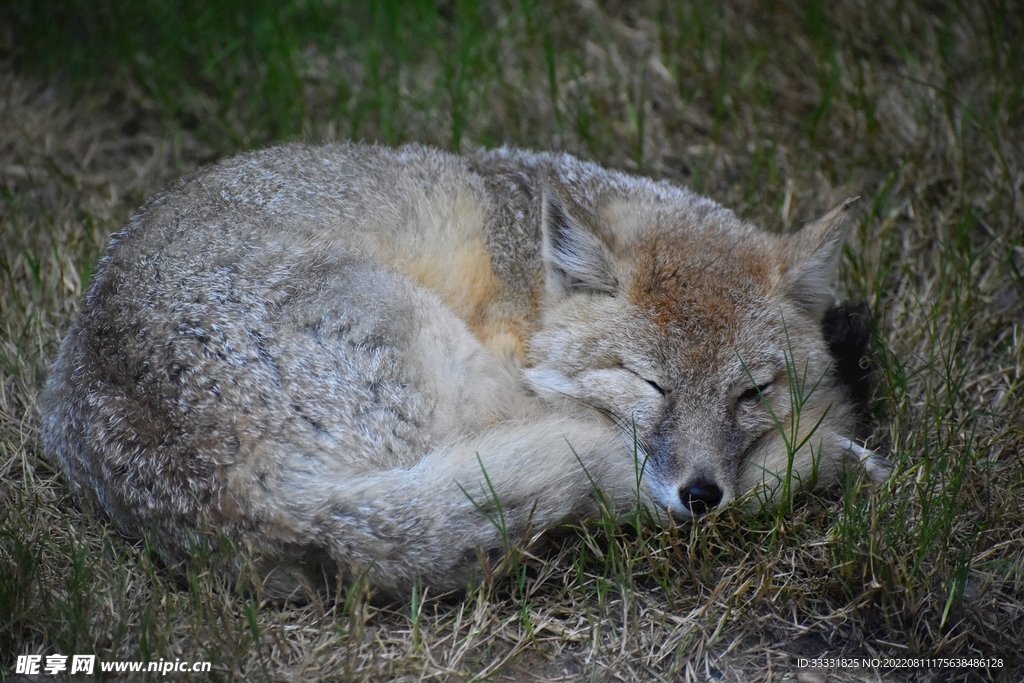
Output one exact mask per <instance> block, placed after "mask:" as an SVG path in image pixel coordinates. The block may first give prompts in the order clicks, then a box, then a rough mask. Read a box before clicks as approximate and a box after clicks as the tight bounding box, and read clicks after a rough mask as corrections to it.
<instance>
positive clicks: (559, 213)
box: [541, 186, 618, 300]
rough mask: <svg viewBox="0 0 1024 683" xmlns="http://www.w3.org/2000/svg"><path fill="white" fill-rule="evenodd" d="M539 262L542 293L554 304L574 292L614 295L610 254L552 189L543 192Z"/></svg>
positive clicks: (577, 213)
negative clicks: (541, 272)
mask: <svg viewBox="0 0 1024 683" xmlns="http://www.w3.org/2000/svg"><path fill="white" fill-rule="evenodd" d="M543 201H544V209H543V214H542V217H541V232H542V238H543V239H542V243H541V258H542V259H543V261H544V276H545V281H546V283H545V285H546V286H545V289H546V290H547V294H548V296H549V297H550V298H551V299H554V300H557V299H560V298H562V297H564V296H567V295H568V294H571V293H573V292H587V293H590V294H614V293H615V292H616V290H617V288H618V281H617V280H616V278H615V267H614V265H613V261H612V256H611V253H610V252H609V250H608V247H607V246H606V245H605V244H604V241H603V240H602V239H601V238H600V237H598V236H597V234H595V231H594V229H593V227H592V226H590V225H589V224H588V223H587V222H586V221H585V220H583V219H581V218H580V217H579V215H580V213H581V211H580V210H579V209H577V210H575V211H572V210H570V209H569V208H567V204H569V202H568V201H567V200H564V199H563V198H562V196H561V193H560V192H559V191H558V190H557V189H556V188H554V187H551V186H548V187H545V188H544V200H543Z"/></svg>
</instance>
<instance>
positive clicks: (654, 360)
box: [42, 144, 887, 594]
mask: <svg viewBox="0 0 1024 683" xmlns="http://www.w3.org/2000/svg"><path fill="white" fill-rule="evenodd" d="M844 212H845V206H844V207H840V208H839V209H836V210H834V211H832V212H831V213H830V214H828V215H827V216H825V217H824V218H823V219H821V220H820V221H817V222H815V223H813V224H810V225H808V226H807V227H805V228H803V229H802V230H801V231H800V232H798V233H796V234H794V235H788V236H778V235H771V234H767V233H765V232H762V231H759V230H758V229H756V228H754V227H753V226H751V225H748V224H746V223H744V222H742V221H740V220H739V219H737V218H736V217H735V216H734V214H732V213H731V212H729V211H728V210H726V209H724V208H722V207H721V206H719V205H717V204H716V203H714V202H712V201H711V200H709V199H705V198H702V197H699V196H697V195H695V194H693V193H692V192H690V191H688V190H686V189H682V188H679V187H676V186H673V185H671V184H668V183H665V182H654V181H651V180H647V179H643V178H637V177H631V176H628V175H625V174H622V173H618V172H614V171H609V170H606V169H603V168H601V167H599V166H596V165H593V164H590V163H586V162H583V161H580V160H577V159H575V158H573V157H570V156H567V155H561V154H546V153H533V152H523V151H516V150H509V149H501V150H495V151H487V152H478V153H476V154H472V155H467V156H453V155H450V154H447V153H444V152H441V151H437V150H433V149H429V148H425V147H419V146H407V147H402V148H398V149H389V148H383V147H376V146H364V145H356V144H334V145H327V146H322V147H312V146H303V145H292V146H283V147H277V148H272V149H268V150H265V151H260V152H254V153H249V154H245V155H242V156H240V157H236V158H234V159H230V160H227V161H224V162H221V163H219V164H217V165H214V166H211V167H208V168H205V169H203V170H200V171H198V172H196V173H195V174H193V175H191V176H189V177H187V178H184V179H182V180H181V181H179V182H178V183H177V184H176V185H174V186H173V187H171V188H169V189H168V190H166V191H164V192H163V193H161V194H159V195H156V196H155V197H153V198H152V199H150V200H149V201H148V202H147V203H146V205H145V206H144V207H143V208H142V209H141V210H140V211H139V212H138V213H137V214H136V215H135V216H134V217H132V218H131V219H130V220H129V221H128V223H127V224H126V225H125V227H124V228H123V230H121V231H120V232H118V233H117V234H115V235H114V236H113V238H112V240H111V243H110V246H109V248H108V249H107V251H106V254H105V255H104V256H103V258H102V259H101V261H100V263H99V265H98V267H97V269H96V272H95V275H94V277H93V280H92V282H91V284H90V286H89V288H88V290H87V292H86V294H85V297H84V300H83V303H82V308H81V312H80V314H79V316H78V319H77V321H76V322H75V323H74V325H73V327H72V328H71V330H70V331H69V333H68V335H67V337H66V339H65V340H64V343H63V345H62V347H61V350H60V354H59V357H58V359H57V361H56V363H55V365H54V367H53V370H52V373H51V376H50V378H49V381H48V383H47V386H46V389H45V391H44V394H43V398H42V410H43V439H44V447H45V449H46V451H47V452H48V453H49V454H50V455H51V457H52V458H53V460H54V461H55V463H57V464H58V466H59V467H60V468H61V469H62V470H63V472H64V473H65V475H66V477H67V479H68V481H69V482H70V484H71V485H72V487H73V489H75V490H76V491H77V492H79V493H82V494H85V495H87V496H90V497H92V498H93V499H94V500H95V501H97V502H98V504H99V506H100V507H101V508H102V509H104V510H105V511H106V512H107V513H108V514H109V515H110V517H111V518H112V519H113V520H114V521H115V522H116V524H117V526H118V528H119V529H120V530H121V531H122V532H124V533H126V534H128V535H131V536H136V537H139V536H148V537H151V538H153V539H154V541H155V543H156V547H157V549H158V550H159V551H160V552H161V553H162V554H163V555H165V556H166V557H167V558H169V559H170V560H172V561H174V560H177V559H181V558H183V557H185V556H186V555H187V553H188V552H189V547H190V544H192V543H194V542H195V540H196V539H197V538H200V537H202V534H203V533H205V532H207V531H208V530H211V529H212V530H213V531H215V532H217V533H219V534H222V535H223V537H226V538H228V539H231V540H232V542H233V543H238V544H241V545H243V546H244V547H247V548H249V549H250V550H251V552H252V553H253V556H254V557H255V558H256V560H257V562H258V566H259V568H260V570H261V571H262V572H263V573H264V574H265V575H266V577H267V584H266V585H267V586H268V590H273V591H274V592H279V593H287V592H288V591H289V590H292V589H293V588H294V586H295V585H296V583H297V582H301V581H302V580H303V577H304V576H309V575H314V576H322V575H323V574H324V573H325V572H326V573H337V572H340V574H341V575H342V576H343V577H345V576H347V577H352V576H356V575H364V576H366V577H367V578H368V579H369V581H370V584H371V585H373V586H375V587H376V588H377V589H378V590H381V591H383V592H385V593H392V594H401V593H403V592H404V591H406V590H408V588H409V587H410V586H411V585H413V584H414V583H416V582H422V583H424V584H427V585H430V586H432V587H433V588H435V589H441V590H446V589H453V588H459V587H462V586H465V585H466V584H467V583H468V582H469V581H471V580H472V577H473V576H475V575H476V574H477V572H478V571H479V553H480V552H482V553H483V554H484V556H490V557H495V556H497V555H500V554H501V553H502V552H503V551H504V549H505V547H506V544H507V543H508V542H509V541H514V540H516V539H518V538H521V537H523V536H524V535H526V534H532V533H535V532H536V531H538V530H543V529H545V528H549V527H551V526H554V525H558V524H562V523H566V522H573V521H578V520H581V519H583V518H586V517H587V516H590V515H593V514H595V513H596V512H597V510H598V501H599V497H600V498H603V499H604V500H605V501H607V502H609V503H611V504H612V505H613V506H614V507H616V508H618V509H621V508H623V507H626V506H630V505H634V504H636V502H637V499H638V498H639V499H640V501H641V502H643V503H645V504H647V505H649V506H651V507H652V508H655V509H656V510H658V511H660V513H661V514H663V515H664V516H665V517H668V516H676V517H691V516H694V515H699V514H700V513H702V512H705V511H707V510H710V509H711V508H715V507H718V506H722V505H725V504H727V503H728V502H729V501H730V500H732V499H734V498H736V497H739V496H741V495H743V494H746V493H748V492H750V491H751V490H756V494H755V496H754V497H755V498H756V499H760V500H763V501H768V502H771V501H773V500H775V501H777V500H778V499H779V498H780V497H781V496H785V495H788V491H791V490H794V489H796V488H799V487H801V486H809V485H825V484H829V483H831V482H834V481H836V480H837V479H838V478H839V474H840V472H841V471H842V468H843V463H844V461H847V460H852V461H859V462H861V463H862V464H863V465H864V466H865V467H866V470H867V473H868V475H869V476H871V477H872V478H874V479H882V478H884V477H885V476H886V474H887V464H886V462H885V460H884V459H883V458H881V457H879V456H876V455H874V454H873V453H872V452H870V451H868V450H866V449H864V448H863V447H861V446H859V445H857V444H856V443H854V442H853V441H851V439H850V438H849V437H850V435H851V433H852V429H853V421H854V417H853V410H852V407H851V401H850V399H849V398H848V396H847V394H846V392H845V390H844V389H843V386H842V383H841V382H839V381H838V380H837V379H836V377H835V376H834V372H833V370H832V369H831V366H832V359H831V357H830V355H829V351H828V347H827V344H826V342H825V340H824V339H823V336H822V331H821V320H822V316H823V315H824V313H825V311H826V309H827V308H828V307H829V306H830V305H831V304H832V303H833V292H832V285H833V280H834V278H835V271H836V264H837V261H838V259H839V254H840V251H841V246H842V242H843V239H844V229H843V222H844ZM797 413H799V421H798V422H799V424H797V421H796V420H794V419H792V418H793V417H794V416H796V415H797ZM797 446H799V448H798V447H797ZM598 492H600V493H598ZM499 511H500V516H501V520H500V521H496V520H495V514H498V513H499Z"/></svg>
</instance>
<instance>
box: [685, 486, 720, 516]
mask: <svg viewBox="0 0 1024 683" xmlns="http://www.w3.org/2000/svg"><path fill="white" fill-rule="evenodd" d="M723 497H724V493H723V491H722V488H721V487H720V486H719V485H718V484H716V483H714V482H712V481H708V480H707V479H705V478H704V477H697V478H696V479H693V480H691V481H689V482H687V483H685V484H683V485H682V486H680V487H679V500H681V501H682V503H683V507H684V508H686V509H687V510H689V511H690V514H692V515H693V516H694V517H696V516H697V515H702V514H704V513H706V512H710V511H711V510H713V509H714V508H715V507H717V506H718V504H719V503H721V502H722V498H723Z"/></svg>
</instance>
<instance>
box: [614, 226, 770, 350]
mask: <svg viewBox="0 0 1024 683" xmlns="http://www.w3.org/2000/svg"><path fill="white" fill-rule="evenodd" d="M754 241H756V240H736V239H719V240H718V241H716V240H713V239H708V236H704V235H700V234H691V233H682V232H680V233H676V234H669V235H664V234H658V235H652V236H650V237H647V238H646V239H644V240H642V241H641V242H639V243H638V244H637V245H636V246H635V247H634V250H633V257H634V259H635V261H634V262H635V264H636V270H635V275H634V277H633V280H632V282H631V283H630V285H629V289H628V294H629V299H630V302H631V303H633V304H634V305H636V306H637V307H638V308H640V309H641V310H643V311H646V312H647V313H648V314H649V315H650V316H651V320H652V322H654V324H655V325H657V326H658V327H659V328H660V329H661V331H662V332H663V333H664V334H665V335H667V336H671V337H673V338H679V339H700V340H701V342H702V343H701V344H699V345H694V346H689V347H688V348H687V351H686V355H687V358H686V359H685V360H684V362H685V363H686V364H687V365H689V366H690V367H698V366H697V365H691V364H706V363H709V362H711V361H712V360H713V358H714V356H715V354H716V352H717V350H718V349H719V348H721V347H722V346H731V345H733V344H734V342H735V334H736V331H737V330H738V329H739V328H740V326H741V323H742V320H743V318H744V315H745V313H746V312H747V311H749V310H750V309H752V308H757V309H762V308H763V306H764V302H765V300H766V298H767V296H768V292H769V290H770V284H771V278H772V267H771V265H770V261H769V259H768V255H767V253H766V250H765V249H764V245H763V244H752V242H754Z"/></svg>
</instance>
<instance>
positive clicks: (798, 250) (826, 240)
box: [785, 197, 859, 318]
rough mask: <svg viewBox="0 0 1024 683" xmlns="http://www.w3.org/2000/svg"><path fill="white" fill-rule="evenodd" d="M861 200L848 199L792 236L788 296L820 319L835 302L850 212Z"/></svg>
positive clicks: (788, 260) (787, 262)
mask: <svg viewBox="0 0 1024 683" xmlns="http://www.w3.org/2000/svg"><path fill="white" fill-rule="evenodd" d="M857 199H859V197H854V198H852V199H847V200H846V201H845V202H843V203H842V204H841V205H840V206H837V207H836V208H834V209H832V210H831V211H829V212H828V213H827V214H825V215H824V216H822V217H821V218H819V219H818V220H816V221H814V222H813V223H811V224H809V225H807V226H806V227H804V228H803V229H802V230H800V232H798V233H796V234H795V235H792V236H791V237H790V240H791V243H790V246H789V249H788V254H787V258H786V276H785V286H786V290H787V294H788V295H789V298H790V299H792V300H793V301H794V302H796V303H797V304H798V305H800V306H801V307H803V308H804V309H806V310H807V311H808V312H809V313H811V314H812V315H814V316H815V317H816V318H821V317H822V316H823V315H824V314H825V311H826V310H827V309H828V307H829V306H831V305H832V303H833V301H834V297H835V293H834V291H833V288H834V285H835V281H836V271H837V270H838V268H839V257H840V255H841V254H842V252H843V242H844V241H845V240H846V215H847V209H848V208H850V205H851V204H853V203H854V202H855V201H857Z"/></svg>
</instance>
